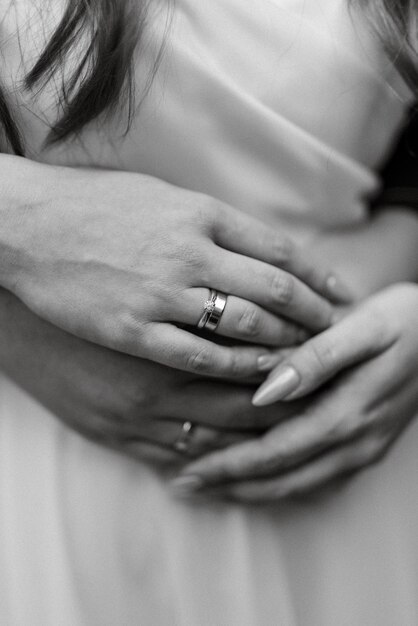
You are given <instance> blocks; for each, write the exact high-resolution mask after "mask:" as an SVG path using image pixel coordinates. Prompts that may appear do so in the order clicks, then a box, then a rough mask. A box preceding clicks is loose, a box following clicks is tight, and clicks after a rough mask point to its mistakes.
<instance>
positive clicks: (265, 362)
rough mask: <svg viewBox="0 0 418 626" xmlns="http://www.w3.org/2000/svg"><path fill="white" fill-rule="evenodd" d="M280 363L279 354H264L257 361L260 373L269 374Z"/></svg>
mask: <svg viewBox="0 0 418 626" xmlns="http://www.w3.org/2000/svg"><path fill="white" fill-rule="evenodd" d="M279 362H280V358H279V357H278V356H277V354H263V356H259V357H258V359H257V368H258V371H259V372H268V371H270V370H271V369H273V367H275V366H276V365H277V364H278V363H279Z"/></svg>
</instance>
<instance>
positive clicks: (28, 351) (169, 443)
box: [0, 290, 295, 466]
mask: <svg viewBox="0 0 418 626" xmlns="http://www.w3.org/2000/svg"><path fill="white" fill-rule="evenodd" d="M10 338H12V340H11V339H10ZM0 342H1V345H2V350H1V351H0V366H1V368H2V370H3V371H4V372H5V373H6V374H7V375H8V376H9V377H10V378H11V379H12V380H14V381H15V382H16V384H18V385H19V386H20V387H22V388H23V389H25V390H26V391H27V392H28V393H30V394H31V395H32V396H34V397H35V398H36V399H37V400H38V401H39V402H40V403H41V404H43V405H44V406H46V407H47V408H48V409H49V410H51V411H52V413H53V414H54V415H55V416H56V417H57V419H60V420H61V421H63V422H64V423H65V424H66V425H68V426H69V427H70V428H71V429H73V430H75V431H77V432H78V433H80V434H81V435H82V436H83V437H86V438H88V439H90V440H92V441H93V442H96V443H97V444H100V445H104V446H106V447H110V448H112V449H115V450H117V451H119V452H121V453H123V454H125V455H129V456H131V457H133V458H135V459H138V460H148V461H149V462H150V463H152V464H154V465H155V464H159V465H164V466H171V465H176V466H179V465H182V464H184V463H185V461H187V460H191V459H194V458H197V457H199V456H200V455H202V454H204V453H207V452H210V451H211V450H216V449H220V448H223V447H225V446H228V445H231V444H235V443H238V442H242V441H245V440H247V439H248V438H250V437H251V438H252V437H253V436H254V434H256V433H260V432H263V431H265V429H266V428H268V427H269V426H271V425H272V424H273V423H276V422H277V420H278V419H280V418H283V417H285V416H287V415H289V414H292V413H294V411H295V408H294V407H293V406H289V407H285V410H284V412H282V413H280V412H278V411H277V409H276V407H269V408H268V409H266V411H265V412H264V411H263V415H262V416H260V410H259V409H256V407H254V406H253V405H252V404H251V397H252V394H253V393H254V387H253V386H246V385H242V386H241V385H240V386H237V385H233V384H227V383H225V382H223V381H220V380H217V379H207V378H200V377H197V376H195V375H191V374H188V373H186V372H182V371H180V370H175V369H172V368H168V367H166V366H163V365H160V364H157V363H153V362H151V361H146V360H143V359H139V358H136V357H132V356H129V355H126V354H122V353H119V352H114V351H113V350H109V349H107V348H103V347H102V346H98V345H95V344H92V343H90V342H87V341H84V340H82V339H79V338H77V337H74V336H73V335H70V334H68V333H66V332H64V331H62V330H61V329H59V328H57V327H56V326H53V325H52V324H49V323H48V322H45V321H43V320H41V319H40V318H38V317H37V316H36V315H34V314H33V313H32V312H31V311H29V310H28V309H27V308H26V307H25V306H24V305H22V303H21V302H19V301H18V300H17V299H16V298H15V297H14V296H12V295H11V294H10V293H8V292H6V291H3V290H0Z"/></svg>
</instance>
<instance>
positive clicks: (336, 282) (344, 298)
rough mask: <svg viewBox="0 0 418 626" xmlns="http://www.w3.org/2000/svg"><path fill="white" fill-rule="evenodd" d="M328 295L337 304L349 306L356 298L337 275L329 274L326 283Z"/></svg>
mask: <svg viewBox="0 0 418 626" xmlns="http://www.w3.org/2000/svg"><path fill="white" fill-rule="evenodd" d="M325 288H326V292H327V295H328V296H329V297H330V298H332V299H333V300H334V301H335V302H338V303H341V304H349V303H350V302H353V299H354V296H353V294H352V293H351V290H350V289H349V287H348V286H347V285H346V284H345V282H344V281H343V280H342V279H341V278H340V277H339V276H338V275H337V274H329V276H328V278H327V279H326V282H325Z"/></svg>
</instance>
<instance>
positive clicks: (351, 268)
mask: <svg viewBox="0 0 418 626" xmlns="http://www.w3.org/2000/svg"><path fill="white" fill-rule="evenodd" d="M310 247H311V253H312V255H313V257H314V258H317V259H322V260H323V261H325V262H326V263H327V265H331V266H332V267H333V268H334V269H335V271H336V272H338V273H339V274H340V275H341V277H342V278H343V279H344V280H345V281H346V282H347V284H348V285H349V286H350V287H351V289H352V292H353V294H354V295H356V296H357V297H359V298H363V297H367V296H368V295H370V294H371V293H374V292H376V291H378V290H380V289H382V288H384V287H386V286H388V285H391V284H393V283H397V282H403V281H409V282H415V281H416V280H417V279H418V213H416V212H413V211H410V210H408V209H407V208H405V209H404V208H400V207H393V208H392V207H388V208H387V209H379V210H377V211H376V212H375V213H374V215H373V216H372V219H371V221H370V222H368V223H367V224H366V225H362V226H359V227H356V228H352V229H346V230H340V231H332V232H327V233H324V234H321V235H320V236H318V237H316V238H315V239H313V240H312V242H311V244H310Z"/></svg>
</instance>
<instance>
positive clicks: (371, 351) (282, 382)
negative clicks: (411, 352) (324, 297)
mask: <svg viewBox="0 0 418 626" xmlns="http://www.w3.org/2000/svg"><path fill="white" fill-rule="evenodd" d="M394 340H395V338H394V337H393V336H392V333H391V332H390V331H389V330H388V329H387V327H386V324H385V322H384V320H382V319H381V318H380V317H379V315H378V312H377V310H375V309H374V308H373V307H370V308H366V307H365V306H363V307H361V308H359V309H357V310H356V311H354V312H353V313H351V314H350V315H348V316H347V317H345V318H344V319H342V320H341V321H340V322H338V323H337V324H335V325H334V326H331V327H330V328H329V329H327V330H325V331H324V332H323V333H321V334H319V335H316V336H315V337H313V338H312V339H310V340H309V341H307V342H306V343H305V344H303V346H301V347H300V348H297V349H296V350H294V352H292V354H291V356H290V357H289V358H287V359H285V360H284V361H282V362H281V363H280V364H279V365H278V366H277V367H276V368H275V369H274V370H272V371H271V372H270V374H269V376H268V377H267V379H266V381H265V382H264V383H263V385H261V387H260V388H259V389H258V391H257V392H256V394H255V395H254V398H253V404H255V405H256V406H265V405H267V404H271V403H273V402H277V401H278V400H294V399H296V398H301V397H302V396H305V395H307V394H308V393H311V392H312V391H314V390H315V389H317V388H318V387H320V386H321V385H322V384H323V383H325V382H326V381H328V380H330V379H331V378H333V377H334V376H336V375H337V374H338V373H339V372H341V371H342V370H344V369H346V368H347V367H350V366H352V365H354V364H356V363H359V362H361V361H364V360H366V359H368V358H371V357H373V356H375V355H377V354H379V353H380V352H382V351H383V350H385V349H387V348H388V347H389V346H390V345H392V344H393V342H394Z"/></svg>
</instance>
